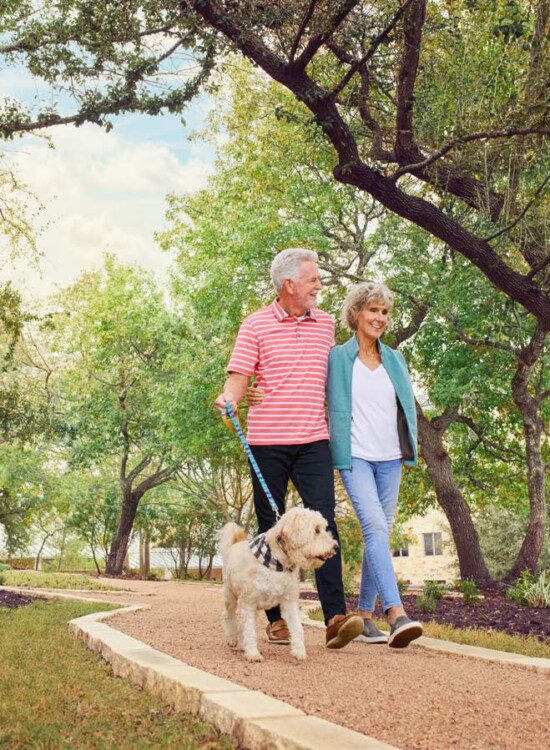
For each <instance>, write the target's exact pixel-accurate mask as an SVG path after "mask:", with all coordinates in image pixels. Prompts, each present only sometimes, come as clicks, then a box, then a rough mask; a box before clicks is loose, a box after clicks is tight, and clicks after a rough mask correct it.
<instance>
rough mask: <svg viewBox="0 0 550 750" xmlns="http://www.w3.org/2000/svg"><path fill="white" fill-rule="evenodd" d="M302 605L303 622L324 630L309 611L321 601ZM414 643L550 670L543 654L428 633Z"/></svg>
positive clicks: (365, 640)
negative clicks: (476, 643) (517, 651)
mask: <svg viewBox="0 0 550 750" xmlns="http://www.w3.org/2000/svg"><path fill="white" fill-rule="evenodd" d="M300 605H301V608H302V624H303V625H307V626H309V627H312V628H322V629H323V630H324V629H325V626H324V624H323V623H322V622H319V621H317V620H312V619H311V617H310V616H309V612H310V611H311V610H312V609H318V608H319V606H320V605H319V602H314V603H313V604H306V605H304V604H303V602H300ZM354 643H368V641H367V639H366V638H364V637H363V636H362V635H360V636H358V637H357V638H356V639H355V641H354ZM414 643H415V645H418V646H423V647H424V648H429V649H432V650H433V651H444V652H445V653H448V654H457V655H459V656H469V657H471V658H474V659H485V660H486V661H495V662H500V663H504V664H511V665H515V666H520V667H529V668H530V669H534V670H535V671H537V672H548V671H550V659H545V658H544V657H543V656H524V655H523V654H515V653H512V652H511V651H496V650H495V649H492V648H482V647H481V646H468V645H467V644H465V643H453V641H444V640H443V639H441V638H429V637H428V636H426V635H423V636H421V637H420V638H418V640H416V641H415V642H414Z"/></svg>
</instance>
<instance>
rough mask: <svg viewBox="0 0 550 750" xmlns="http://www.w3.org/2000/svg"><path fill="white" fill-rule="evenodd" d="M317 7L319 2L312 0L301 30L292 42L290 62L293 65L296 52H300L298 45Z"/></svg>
mask: <svg viewBox="0 0 550 750" xmlns="http://www.w3.org/2000/svg"><path fill="white" fill-rule="evenodd" d="M316 5H317V0H310V2H309V5H308V8H307V10H306V13H305V15H304V17H303V19H302V23H301V24H300V28H299V29H298V32H297V34H296V37H295V38H294V41H293V42H292V47H291V49H290V55H289V62H291V63H292V62H294V56H295V55H296V52H297V51H298V45H299V44H300V41H301V39H302V36H303V34H304V31H305V30H306V28H307V25H308V23H309V22H310V20H311V17H312V15H313V11H314V10H315V6H316Z"/></svg>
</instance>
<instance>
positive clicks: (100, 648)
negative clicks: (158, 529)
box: [69, 600, 398, 750]
mask: <svg viewBox="0 0 550 750" xmlns="http://www.w3.org/2000/svg"><path fill="white" fill-rule="evenodd" d="M88 601H89V600H88ZM139 609H148V607H147V606H145V605H140V604H137V605H130V606H128V607H123V608H120V609H116V610H109V611H107V612H96V613H94V614H91V615H85V616H83V617H78V618H76V619H74V620H71V622H70V623H69V631H70V632H71V633H72V634H73V635H74V636H76V637H78V638H81V639H82V640H83V641H84V643H85V644H86V646H87V647H88V648H89V649H90V650H91V651H93V653H95V654H97V655H98V656H101V657H102V658H103V659H105V660H106V661H107V662H108V663H109V664H110V665H111V668H112V670H113V672H114V674H115V675H117V676H119V677H122V678H123V679H127V680H130V681H131V682H132V683H133V684H134V685H137V686H138V687H139V688H142V689H145V690H149V691H150V692H152V693H155V694H156V695H158V696H160V697H161V698H162V700H164V701H165V702H166V703H168V704H169V705H171V706H172V707H173V708H174V709H175V710H176V711H185V712H186V713H192V714H195V715H196V716H199V717H200V718H202V719H204V721H207V722H208V723H210V724H212V725H213V726H215V727H216V728H217V729H219V731H221V732H223V733H225V734H228V735H229V736H230V737H231V739H232V741H233V742H234V743H235V745H236V746H237V747H239V748H243V750H334V748H346V750H398V749H397V748H395V747H394V746H393V745H388V744H387V743H385V742H381V741H379V740H376V739H374V738H373V737H369V736H367V735H364V734H360V733H359V732H355V731H353V730H351V729H347V728H346V727H342V726H339V725H337V724H332V723H331V722H329V721H325V720H324V719H318V718H317V717H315V716H307V715H306V714H305V713H304V712H303V711H301V710H300V709H298V708H295V707H294V706H291V705H289V704H288V703H284V702H283V701H280V700H277V699H276V698H272V697H271V696H269V695H266V694H265V693H262V692H260V691H258V690H248V688H246V687H244V686H243V685H239V684H237V683H235V682H231V681H230V680H226V679H223V678H221V677H217V676H216V675H213V674H210V673H209V672H204V671H203V670H201V669H197V668H195V667H192V666H190V665H188V664H185V663H184V662H182V661H179V660H178V659H174V658H173V657H171V656H168V655H167V654H164V653H163V652H161V651H157V650H156V649H154V648H151V647H150V646H148V645H147V644H145V643H142V642H141V641H139V640H137V639H136V638H132V637H131V636H128V635H126V634H124V633H122V632H121V631H119V630H115V629H114V628H111V627H110V626H109V625H106V624H105V623H103V622H102V620H104V619H106V618H108V617H112V616H113V615H114V614H122V613H128V612H134V611H137V610H139Z"/></svg>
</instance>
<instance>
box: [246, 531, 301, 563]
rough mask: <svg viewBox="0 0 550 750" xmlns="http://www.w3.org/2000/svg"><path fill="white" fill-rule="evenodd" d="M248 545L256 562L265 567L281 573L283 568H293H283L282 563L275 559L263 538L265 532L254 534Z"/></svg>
mask: <svg viewBox="0 0 550 750" xmlns="http://www.w3.org/2000/svg"><path fill="white" fill-rule="evenodd" d="M248 546H249V547H250V550H251V552H252V554H253V555H254V557H255V558H256V559H257V560H258V562H260V563H261V564H262V565H265V567H266V568H271V570H276V571H277V572H278V573H282V572H283V571H285V570H290V571H292V570H293V568H285V567H284V565H283V564H282V563H280V562H279V560H277V558H276V557H275V555H274V554H273V552H272V551H271V547H270V546H269V544H268V543H267V542H266V540H265V534H258V536H255V537H254V539H253V540H252V541H251V542H249V543H248Z"/></svg>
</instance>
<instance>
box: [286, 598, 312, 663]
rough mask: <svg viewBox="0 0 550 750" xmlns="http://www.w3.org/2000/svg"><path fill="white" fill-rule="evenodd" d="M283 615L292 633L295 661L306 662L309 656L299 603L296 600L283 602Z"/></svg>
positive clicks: (291, 645) (291, 644)
mask: <svg viewBox="0 0 550 750" xmlns="http://www.w3.org/2000/svg"><path fill="white" fill-rule="evenodd" d="M281 614H282V616H283V617H284V619H285V620H286V624H287V625H288V630H289V632H290V653H291V654H292V656H294V658H295V659H298V660H299V661H305V659H306V658H307V654H306V646H305V643H304V629H303V627H302V620H301V617H300V607H299V605H298V602H297V601H294V600H292V601H286V602H281Z"/></svg>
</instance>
